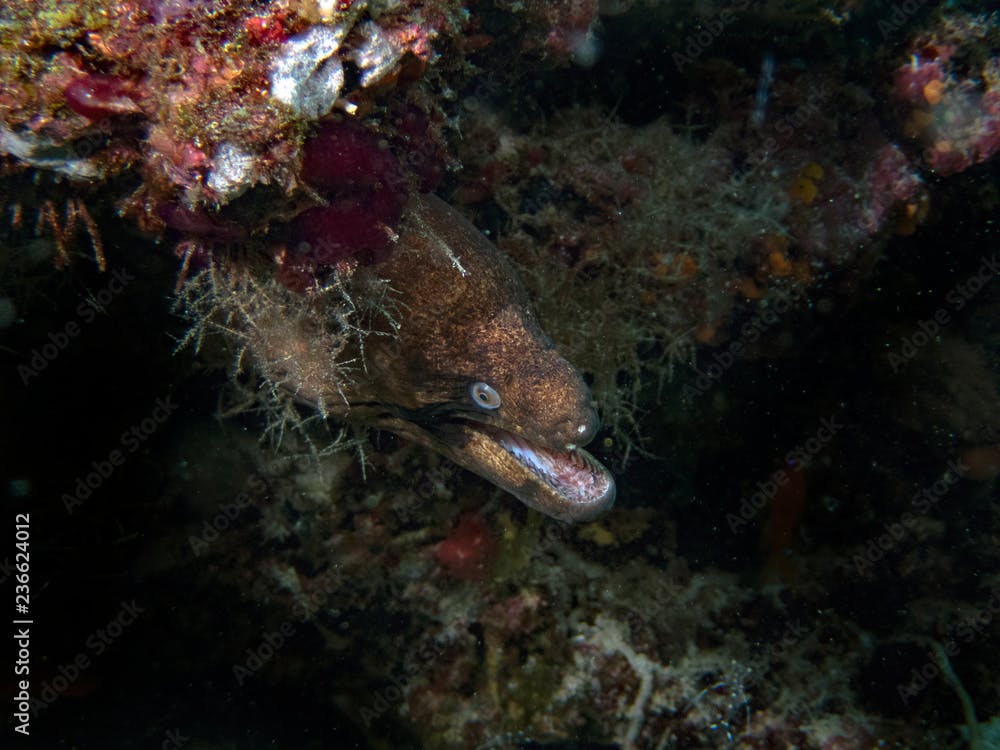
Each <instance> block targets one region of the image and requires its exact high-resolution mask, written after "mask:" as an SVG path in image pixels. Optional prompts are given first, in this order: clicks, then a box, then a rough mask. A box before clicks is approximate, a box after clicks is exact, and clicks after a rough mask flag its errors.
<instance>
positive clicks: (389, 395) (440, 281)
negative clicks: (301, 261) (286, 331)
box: [347, 195, 615, 521]
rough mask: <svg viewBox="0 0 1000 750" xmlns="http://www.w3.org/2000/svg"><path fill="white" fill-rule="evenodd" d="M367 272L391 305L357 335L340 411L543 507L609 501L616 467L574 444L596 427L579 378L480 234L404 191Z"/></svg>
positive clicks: (554, 512) (569, 509)
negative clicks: (391, 236)
mask: <svg viewBox="0 0 1000 750" xmlns="http://www.w3.org/2000/svg"><path fill="white" fill-rule="evenodd" d="M365 272H366V273H372V274H374V275H375V276H377V277H379V278H381V279H387V280H388V282H389V286H390V288H391V289H392V290H393V291H392V294H393V296H394V297H395V303H396V309H397V310H398V315H397V320H396V322H395V323H396V324H395V326H393V327H392V328H388V329H386V330H385V331H381V332H378V333H382V334H384V335H371V336H368V337H367V338H366V343H365V354H364V357H365V363H366V367H367V370H368V377H367V378H366V379H365V382H364V383H359V384H358V386H357V388H356V389H354V392H352V393H348V394H347V395H348V402H349V403H350V404H351V407H350V410H349V412H348V415H347V416H348V419H351V418H355V419H359V420H360V421H364V422H366V423H368V424H373V425H375V426H377V427H380V428H383V429H387V430H390V431H392V432H395V433H398V434H400V435H403V436H405V437H408V438H410V439H413V440H414V441H416V442H418V443H421V444H424V445H427V446H429V447H431V448H432V449H434V450H436V451H438V452H440V453H442V454H443V455H445V456H446V457H448V458H449V459H451V460H452V461H454V462H455V463H457V464H459V465H460V466H463V467H464V468H466V469H468V470H470V471H472V472H474V473H476V474H479V475H480V476H482V477H484V478H486V479H487V480H489V481H490V482H492V483H493V484H495V485H497V486H498V487H500V488H502V489H504V490H506V491H507V492H510V493H511V494H513V495H515V496H516V497H518V498H519V499H520V500H522V501H523V502H524V503H526V504H527V505H529V506H531V507H533V508H536V509H537V510H540V511H542V512H543V513H546V514H547V515H549V516H552V517H554V518H557V519H560V520H564V521H582V520H587V519H590V518H593V517H595V516H596V515H598V514H599V513H601V512H603V511H604V510H606V509H608V508H609V507H611V505H612V504H613V503H614V499H615V483H614V479H613V478H612V476H611V474H610V472H609V471H608V470H607V469H606V468H605V467H604V466H602V465H601V464H600V463H599V462H598V461H597V460H596V459H594V458H593V457H592V456H591V455H590V454H589V453H587V452H586V451H584V450H583V449H582V446H583V445H586V444H587V443H588V442H590V440H591V439H592V438H593V437H594V435H595V434H596V432H597V430H598V427H599V422H598V418H597V414H596V412H595V411H594V408H593V406H592V405H591V395H590V391H589V389H588V388H587V385H586V384H585V383H584V382H583V378H582V377H581V376H580V373H579V372H578V371H577V370H576V368H575V367H573V366H572V365H571V364H570V363H569V362H567V361H566V360H565V359H564V358H563V357H562V356H561V355H560V354H559V353H558V351H557V350H556V348H555V346H554V345H553V343H552V341H551V340H550V339H549V338H548V337H547V336H546V335H545V334H544V332H543V331H542V330H541V328H540V326H539V324H538V322H537V320H536V318H535V316H534V313H533V312H532V310H531V308H530V306H529V305H528V301H527V294H526V292H525V290H524V287H523V286H522V284H521V282H520V280H519V278H518V276H517V274H516V272H515V270H514V268H513V267H512V266H511V264H510V262H509V261H508V260H507V259H506V257H505V256H504V255H503V254H502V253H501V252H499V251H498V250H497V248H496V247H494V245H493V244H492V243H490V242H489V241H488V240H487V239H486V238H485V237H484V236H483V235H482V234H481V233H480V232H479V231H478V230H477V229H476V228H475V227H474V226H473V225H472V224H471V223H469V222H468V221H467V220H466V219H465V218H464V217H463V216H462V215H461V214H459V213H458V212H457V211H455V210H454V209H452V208H451V207H450V206H448V205H447V204H446V203H444V202H443V201H441V200H440V199H438V198H436V197H434V196H429V195H420V196H415V197H413V198H412V199H411V200H410V202H409V204H408V206H407V210H406V214H405V217H404V222H403V225H402V227H401V230H400V239H399V244H398V246H397V248H396V249H395V251H394V252H393V255H392V257H391V258H390V259H388V260H387V261H384V262H382V263H380V264H377V265H375V266H372V267H371V268H370V269H368V270H366V271H365Z"/></svg>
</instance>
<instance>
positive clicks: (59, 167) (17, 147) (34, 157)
mask: <svg viewBox="0 0 1000 750" xmlns="http://www.w3.org/2000/svg"><path fill="white" fill-rule="evenodd" d="M93 150H94V149H93V143H92V142H91V141H88V140H87V139H81V141H80V142H79V143H77V142H72V143H67V144H64V145H57V144H55V143H53V142H52V141H50V140H48V139H47V138H41V137H39V136H37V135H34V134H33V133H15V132H14V131H13V130H9V129H7V128H5V127H4V126H2V125H0V153H3V154H10V155H11V156H14V157H16V158H18V159H20V160H21V161H23V162H27V163H28V164H31V165H32V166H33V167H39V168H41V169H51V170H52V171H54V172H60V173H62V174H64V175H67V176H68V177H72V178H73V179H77V180H96V179H97V178H99V177H100V176H101V169H100V168H99V167H98V166H97V164H95V163H94V162H93V161H92V160H90V159H86V158H83V156H84V155H85V154H90V153H92V152H93Z"/></svg>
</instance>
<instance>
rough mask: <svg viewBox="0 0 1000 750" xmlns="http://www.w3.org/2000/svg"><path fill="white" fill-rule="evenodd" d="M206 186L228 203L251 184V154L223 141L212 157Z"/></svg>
mask: <svg viewBox="0 0 1000 750" xmlns="http://www.w3.org/2000/svg"><path fill="white" fill-rule="evenodd" d="M212 164H213V165H214V166H213V168H212V171H211V172H210V173H209V175H208V181H207V183H208V187H210V188H211V189H212V190H214V191H215V192H216V193H218V195H219V198H220V199H221V200H222V201H223V202H224V203H228V202H229V201H231V200H233V199H234V198H238V197H239V196H241V195H242V194H243V193H245V192H246V190H247V188H249V187H250V185H251V184H252V181H251V178H252V176H253V156H252V155H251V154H248V153H247V152H246V151H243V150H242V149H241V148H239V147H238V146H235V145H233V144H232V143H228V142H227V143H223V144H222V145H221V146H219V148H218V150H216V152H215V156H214V157H213V158H212Z"/></svg>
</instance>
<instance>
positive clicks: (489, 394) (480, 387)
mask: <svg viewBox="0 0 1000 750" xmlns="http://www.w3.org/2000/svg"><path fill="white" fill-rule="evenodd" d="M469 392H470V393H471V394H472V401H473V402H474V403H475V404H476V406H478V407H480V408H482V409H490V410H493V409H499V408H500V394H499V393H497V392H496V391H495V390H494V389H493V388H492V387H490V386H488V385H486V383H473V384H472V388H470V389H469Z"/></svg>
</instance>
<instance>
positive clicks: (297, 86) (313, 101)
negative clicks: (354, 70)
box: [271, 25, 350, 118]
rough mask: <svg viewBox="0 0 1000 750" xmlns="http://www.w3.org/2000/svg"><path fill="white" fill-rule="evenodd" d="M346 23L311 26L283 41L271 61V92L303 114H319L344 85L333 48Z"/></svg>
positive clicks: (324, 112)
mask: <svg viewBox="0 0 1000 750" xmlns="http://www.w3.org/2000/svg"><path fill="white" fill-rule="evenodd" d="M349 30H350V29H349V27H347V26H345V25H338V26H313V27H312V28H310V29H307V30H306V31H303V32H302V33H301V34H296V35H295V36H293V37H292V38H291V39H289V40H288V41H286V42H285V43H284V44H283V45H282V46H281V50H280V52H279V54H278V56H277V57H275V58H274V59H273V60H272V61H271V96H272V97H274V98H275V99H277V100H278V101H279V102H281V103H282V104H287V105H288V106H289V107H291V108H292V109H294V110H295V111H296V112H298V113H299V114H300V115H302V116H304V117H310V118H317V117H322V116H323V115H325V114H326V113H327V112H329V111H330V110H331V109H333V103H334V102H335V101H336V100H337V97H338V96H339V95H340V89H341V88H342V87H343V85H344V68H343V66H341V64H340V59H339V58H338V57H337V56H336V54H335V53H336V52H337V50H338V49H340V43H341V42H342V41H344V37H345V36H347V32H348V31H349Z"/></svg>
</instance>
